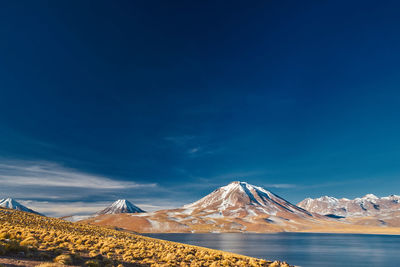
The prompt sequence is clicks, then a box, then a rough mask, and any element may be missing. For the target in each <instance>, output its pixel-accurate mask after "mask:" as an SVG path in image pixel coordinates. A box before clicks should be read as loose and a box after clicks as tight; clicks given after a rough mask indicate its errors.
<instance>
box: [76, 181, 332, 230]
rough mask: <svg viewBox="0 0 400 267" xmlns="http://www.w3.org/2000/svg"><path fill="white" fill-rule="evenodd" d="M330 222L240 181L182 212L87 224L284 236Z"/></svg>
mask: <svg viewBox="0 0 400 267" xmlns="http://www.w3.org/2000/svg"><path fill="white" fill-rule="evenodd" d="M327 220H330V219H329V218H326V217H325V216H321V215H318V214H312V213H310V212H308V211H306V210H304V209H302V208H299V207H297V206H296V205H293V204H291V203H290V202H288V201H286V200H284V199H283V198H281V197H279V196H277V195H275V194H274V193H272V192H270V191H268V190H266V189H264V188H262V187H259V186H254V185H251V184H248V183H246V182H238V181H237V182H232V183H230V184H228V185H226V186H223V187H220V188H218V189H216V190H215V191H213V192H211V193H210V194H208V195H207V196H205V197H203V198H202V199H200V200H198V201H196V202H193V203H191V204H187V205H184V206H183V207H181V208H178V209H168V210H159V211H156V212H151V213H141V214H114V215H112V216H104V215H98V216H96V217H93V218H89V219H87V220H84V221H85V222H87V223H92V224H99V225H113V226H116V227H121V228H125V229H128V230H133V231H137V232H246V231H249V232H280V231H300V230H302V229H303V228H304V227H308V228H309V227H310V226H312V225H315V224H318V223H320V222H322V223H323V222H326V221H327Z"/></svg>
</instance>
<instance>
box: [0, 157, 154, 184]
mask: <svg viewBox="0 0 400 267" xmlns="http://www.w3.org/2000/svg"><path fill="white" fill-rule="evenodd" d="M0 184H2V185H8V186H22V185H23V186H40V187H76V188H91V189H126V188H144V187H148V188H154V187H157V184H155V183H148V184H142V183H136V182H130V181H118V180H113V179H110V178H107V177H102V176H96V175H92V174H87V173H83V172H79V171H77V170H74V169H69V168H64V167H62V166H60V165H58V164H54V163H48V162H39V163H33V162H23V163H21V162H18V163H0Z"/></svg>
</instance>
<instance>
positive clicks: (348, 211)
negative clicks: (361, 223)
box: [297, 194, 400, 217]
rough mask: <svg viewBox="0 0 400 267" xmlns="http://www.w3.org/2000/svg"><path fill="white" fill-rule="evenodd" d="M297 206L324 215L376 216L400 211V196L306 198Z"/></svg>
mask: <svg viewBox="0 0 400 267" xmlns="http://www.w3.org/2000/svg"><path fill="white" fill-rule="evenodd" d="M297 205H298V206H299V207H301V208H303V209H305V210H308V211H310V212H315V213H318V214H322V215H335V216H341V217H362V216H375V215H381V214H384V213H387V212H392V211H398V210H400V196H396V195H391V196H388V197H382V198H379V197H377V196H375V195H373V194H367V195H365V196H363V197H360V198H355V199H347V198H341V199H337V198H334V197H328V196H323V197H320V198H316V199H312V198H306V199H304V200H303V201H301V202H300V203H298V204H297Z"/></svg>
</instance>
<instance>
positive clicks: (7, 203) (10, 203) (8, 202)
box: [0, 197, 44, 216]
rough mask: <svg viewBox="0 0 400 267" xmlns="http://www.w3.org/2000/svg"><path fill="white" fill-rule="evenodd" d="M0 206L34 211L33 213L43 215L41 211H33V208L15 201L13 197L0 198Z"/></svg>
mask: <svg viewBox="0 0 400 267" xmlns="http://www.w3.org/2000/svg"><path fill="white" fill-rule="evenodd" d="M0 207H2V208H8V209H14V210H19V211H25V212H29V213H34V214H37V215H41V216H44V215H43V214H41V213H39V212H37V211H34V210H32V209H30V208H28V207H26V206H24V205H22V204H21V203H19V202H18V201H16V200H15V199H13V198H10V197H8V198H3V199H0Z"/></svg>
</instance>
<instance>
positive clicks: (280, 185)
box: [263, 184, 297, 188]
mask: <svg viewBox="0 0 400 267" xmlns="http://www.w3.org/2000/svg"><path fill="white" fill-rule="evenodd" d="M263 187H265V188H295V187H297V185H295V184H263Z"/></svg>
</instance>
